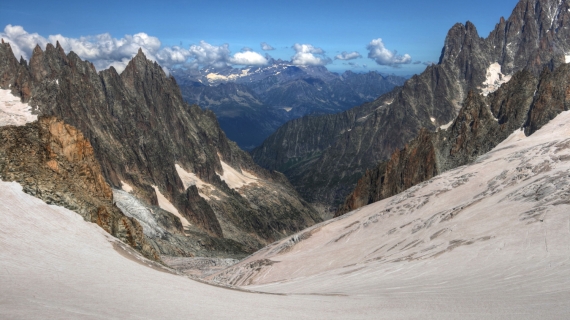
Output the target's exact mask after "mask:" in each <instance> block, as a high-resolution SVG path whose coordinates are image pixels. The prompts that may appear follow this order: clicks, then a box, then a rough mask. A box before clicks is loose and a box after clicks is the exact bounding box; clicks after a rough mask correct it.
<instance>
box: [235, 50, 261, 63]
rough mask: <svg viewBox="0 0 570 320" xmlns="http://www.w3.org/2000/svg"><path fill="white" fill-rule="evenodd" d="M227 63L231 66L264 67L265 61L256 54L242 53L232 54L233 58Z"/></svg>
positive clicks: (250, 52)
mask: <svg viewBox="0 0 570 320" xmlns="http://www.w3.org/2000/svg"><path fill="white" fill-rule="evenodd" d="M229 62H230V63H231V64H240V65H248V66H260V65H266V64H267V59H266V58H265V57H263V56H262V55H260V54H259V53H257V52H253V51H244V52H238V53H236V54H234V55H233V57H231V58H230V60H229Z"/></svg>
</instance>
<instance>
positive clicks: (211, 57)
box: [190, 40, 230, 67]
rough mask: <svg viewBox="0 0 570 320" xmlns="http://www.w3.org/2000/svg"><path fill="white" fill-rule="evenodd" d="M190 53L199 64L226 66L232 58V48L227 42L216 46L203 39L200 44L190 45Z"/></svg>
mask: <svg viewBox="0 0 570 320" xmlns="http://www.w3.org/2000/svg"><path fill="white" fill-rule="evenodd" d="M190 54H191V56H192V58H194V60H195V62H196V63H197V64H199V65H203V66H213V67H224V66H227V65H228V61H229V59H230V48H229V45H228V44H227V43H224V44H223V45H221V46H214V45H211V44H209V43H207V42H206V41H203V40H202V41H200V44H198V45H191V46H190Z"/></svg>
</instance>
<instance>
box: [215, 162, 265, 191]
mask: <svg viewBox="0 0 570 320" xmlns="http://www.w3.org/2000/svg"><path fill="white" fill-rule="evenodd" d="M220 163H221V164H222V169H224V174H223V175H220V179H222V180H224V181H225V182H226V184H227V185H228V187H230V188H232V189H239V188H241V187H243V186H245V185H248V184H250V183H254V182H256V181H257V177H255V176H254V175H252V174H249V173H247V172H246V171H244V170H242V172H239V171H237V170H236V169H234V168H233V167H232V166H230V165H229V164H227V163H225V162H224V161H221V160H220Z"/></svg>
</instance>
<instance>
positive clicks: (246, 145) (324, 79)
mask: <svg viewBox="0 0 570 320" xmlns="http://www.w3.org/2000/svg"><path fill="white" fill-rule="evenodd" d="M171 74H172V75H173V76H174V77H175V79H176V81H177V83H178V85H179V86H180V90H181V91H182V96H183V97H184V99H185V100H186V101H187V102H188V103H190V104H196V105H199V106H200V107H202V108H204V109H208V110H212V111H213V112H214V113H215V114H216V117H217V118H218V121H219V122H220V126H221V128H222V129H223V130H224V132H225V133H226V134H227V136H228V138H229V139H230V140H232V141H235V142H236V143H237V144H238V145H239V146H240V147H241V148H242V149H244V150H251V149H253V148H254V147H256V146H258V145H260V144H261V143H262V142H263V141H264V140H265V139H266V138H267V137H268V136H269V135H270V134H272V133H273V132H275V130H276V129H277V128H279V127H280V126H281V125H282V124H284V123H285V122H287V121H289V120H293V119H296V118H299V117H302V116H304V115H308V114H331V113H337V112H340V111H344V110H346V109H349V108H352V107H354V106H357V105H359V104H362V103H364V102H366V101H372V100H374V99H376V98H377V97H378V96H380V95H381V94H383V93H386V92H388V91H390V90H392V89H393V88H394V87H396V86H400V85H402V84H403V83H404V81H405V78H403V77H398V76H395V75H384V74H380V73H377V72H374V71H371V72H368V73H354V72H352V71H346V72H344V73H343V74H340V75H339V74H337V73H333V72H330V71H328V69H326V68H325V67H323V66H295V65H291V64H290V62H286V61H282V60H274V59H270V60H269V64H268V65H267V66H263V67H246V68H241V69H237V68H232V67H226V68H206V69H200V70H194V69H173V70H172V71H171Z"/></svg>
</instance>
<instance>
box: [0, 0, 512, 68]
mask: <svg viewBox="0 0 570 320" xmlns="http://www.w3.org/2000/svg"><path fill="white" fill-rule="evenodd" d="M0 2H2V3H1V9H0V37H2V38H4V39H5V41H8V42H10V44H11V45H12V48H13V49H14V51H15V52H14V53H15V54H16V55H17V56H18V58H19V56H20V55H21V56H23V57H24V58H25V59H29V56H30V54H31V50H32V49H33V47H34V46H35V44H36V43H39V44H40V45H41V46H42V47H45V45H46V44H47V42H52V43H55V41H59V42H60V44H61V45H62V46H63V48H64V49H65V50H66V51H69V50H73V51H75V52H76V53H77V54H78V55H79V56H80V57H82V58H83V59H87V60H89V61H91V62H93V63H94V64H95V66H96V68H97V69H105V68H107V67H109V66H114V67H115V68H117V70H118V71H120V70H122V68H124V66H125V64H126V62H127V61H128V60H129V59H130V58H131V57H132V56H133V55H134V54H136V52H137V51H138V48H139V47H142V49H143V51H144V52H145V54H146V55H147V57H148V58H149V59H152V60H155V61H158V62H159V63H160V64H161V65H163V66H165V67H167V68H175V67H186V68H203V67H208V66H217V67H219V66H224V65H231V66H234V67H243V66H244V65H263V64H267V63H268V59H269V58H274V59H282V60H286V61H290V62H291V63H292V64H296V65H324V66H326V67H327V68H328V69H329V70H331V71H333V72H343V71H345V70H353V71H355V72H366V71H369V70H376V71H379V72H384V73H389V74H390V73H393V74H397V75H412V74H416V73H420V72H421V71H423V69H425V67H426V65H427V64H430V63H433V62H437V61H438V59H439V55H440V53H441V49H442V47H443V43H444V40H445V36H446V34H447V31H448V30H449V29H450V28H451V27H452V26H453V25H454V24H455V23H457V22H460V23H465V22H466V21H468V20H469V21H471V22H473V23H474V24H475V26H476V27H477V30H478V31H479V35H480V36H482V37H486V36H487V35H488V34H489V32H490V31H491V30H492V29H493V28H494V26H495V24H496V23H497V22H498V21H499V19H500V17H501V16H504V17H505V18H508V16H509V15H510V13H511V12H512V10H513V8H514V6H515V5H516V3H517V1H516V0H480V1H456V0H455V1H451V0H439V1H425V0H423V1H420V0H408V1H384V0H376V1H370V0H366V1H363V0H351V1H346V0H343V1H337V0H327V1H321V0H318V1H309V0H305V1H298V0H288V1H253V0H243V1H219V0H209V1H203V0H202V1H161V2H154V1H140V0H139V1H130V0H127V1H116V0H114V1H107V0H99V1H89V2H85V1H77V0H74V1H66V0H63V1H57V2H56V1H45V0H43V1H36V0H30V1H26V2H25V3H21V2H18V1H8V0H0Z"/></svg>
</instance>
